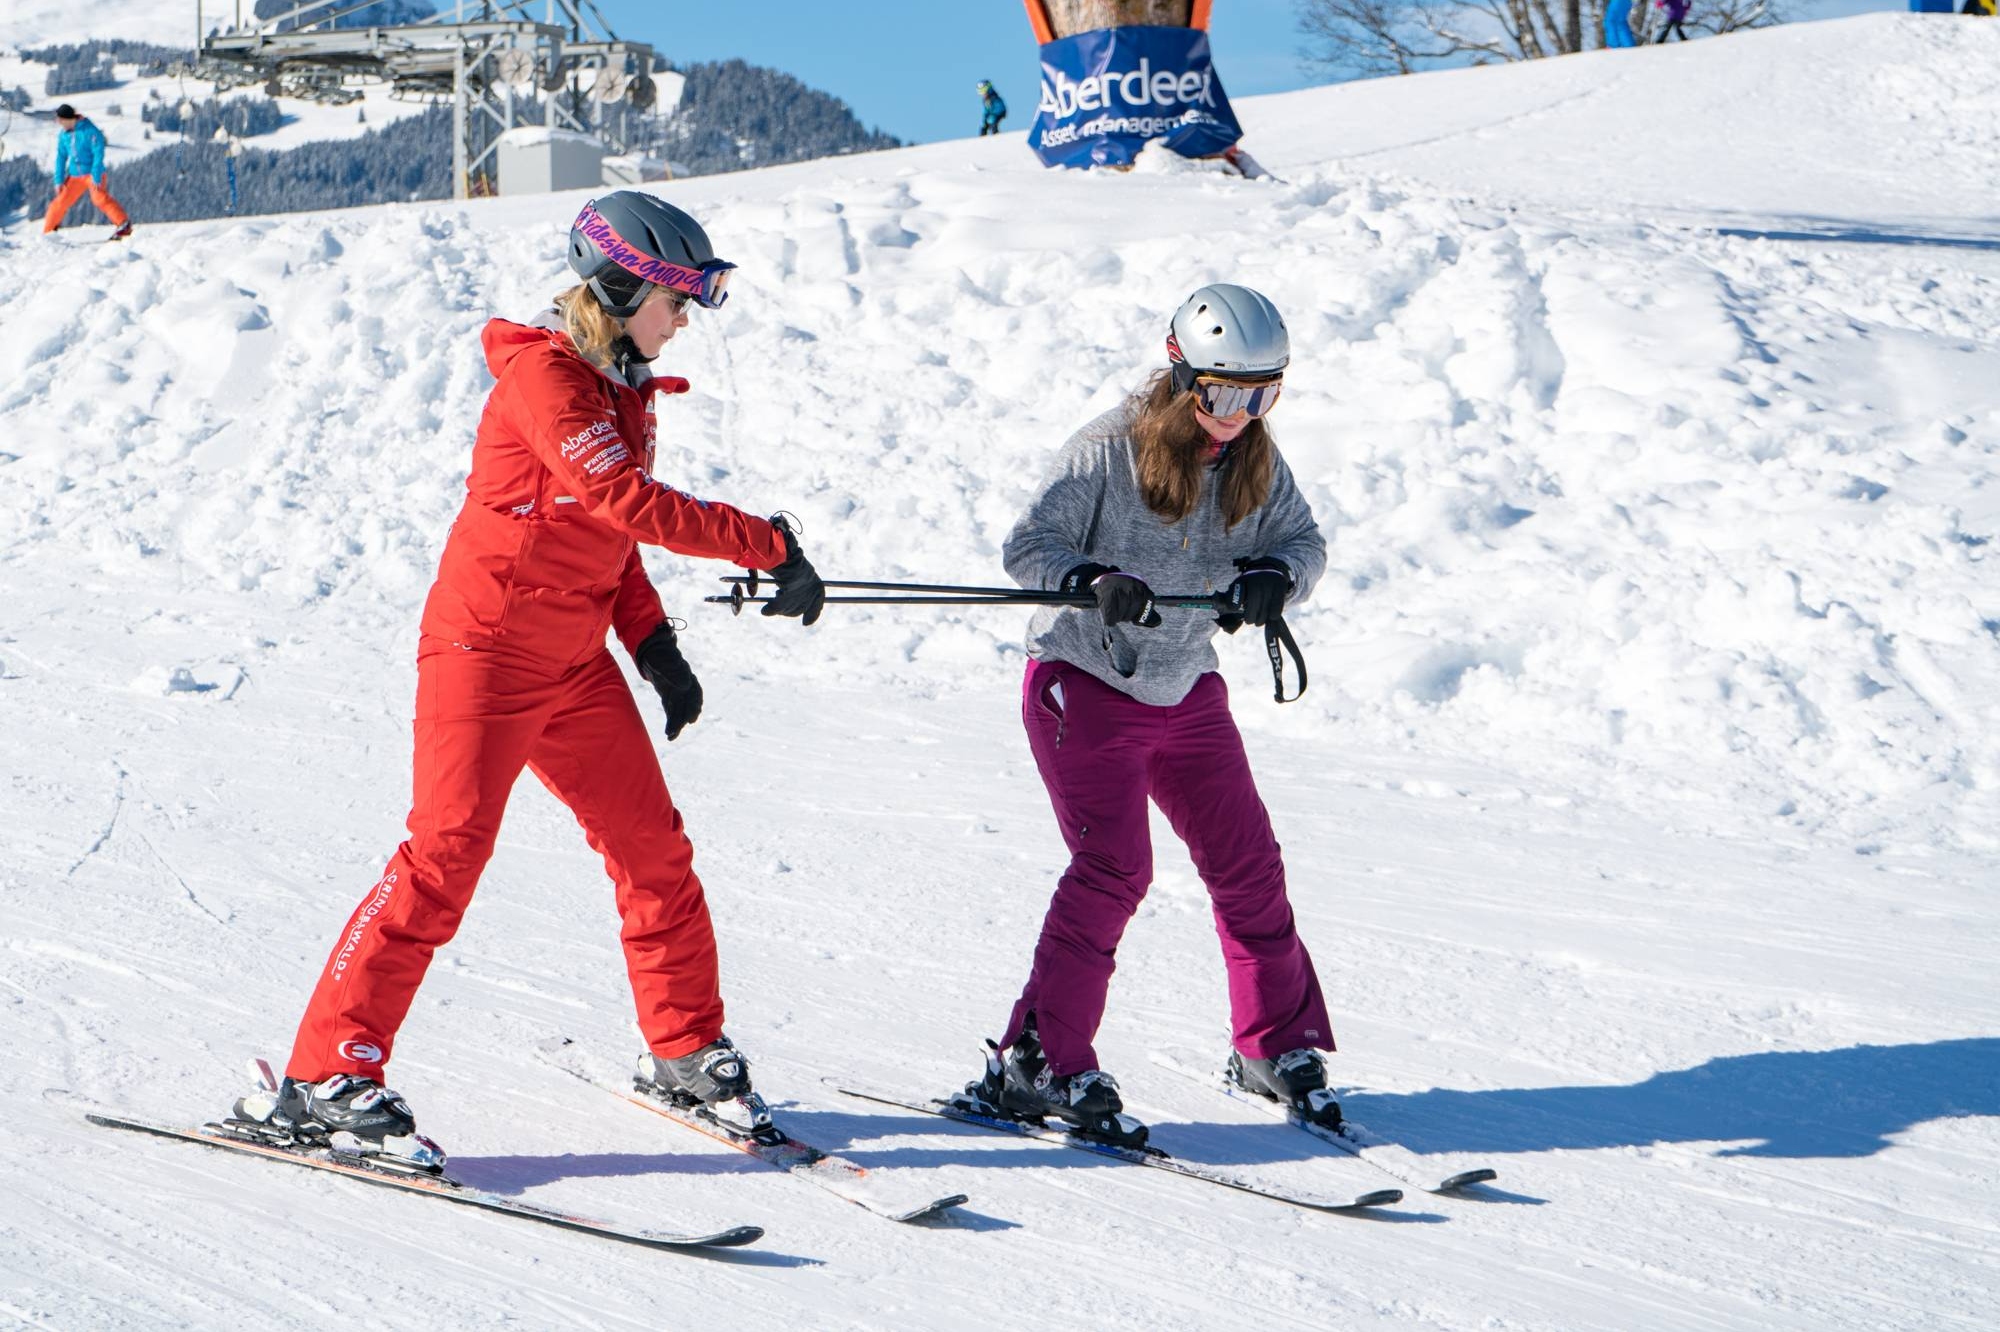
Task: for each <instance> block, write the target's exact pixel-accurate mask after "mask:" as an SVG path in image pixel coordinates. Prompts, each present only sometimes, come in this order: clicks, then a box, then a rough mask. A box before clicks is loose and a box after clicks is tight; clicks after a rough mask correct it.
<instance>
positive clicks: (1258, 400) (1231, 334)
mask: <svg viewBox="0 0 2000 1332" xmlns="http://www.w3.org/2000/svg"><path fill="white" fill-rule="evenodd" d="M1167 357H1168V361H1169V365H1168V367H1167V368H1166V369H1165V370H1161V371H1159V372H1157V373H1155V375H1154V376H1153V378H1152V380H1151V382H1150V383H1149V384H1147V385H1146V386H1145V387H1144V388H1142V389H1140V390H1139V391H1138V392H1136V393H1134V394H1133V395H1132V396H1131V397H1130V398H1128V399H1127V400H1126V401H1125V402H1124V403H1123V404H1122V405H1120V406H1118V407H1116V408H1114V409H1112V410H1111V411H1109V412H1107V413H1105V414H1104V415H1103V416H1100V417H1098V418H1097V419H1096V420H1095V421H1092V422H1091V423H1090V424H1088V425H1086V426H1085V427H1084V428H1083V429H1082V430H1080V431H1078V432H1077V433H1076V434H1075V435H1074V436H1072V437H1071V439H1070V440H1069V442H1068V443H1067V444H1066V445H1064V446H1063V449H1062V452H1061V453H1060V454H1059V455H1058V456H1057V458H1056V461H1055V464H1054V467H1053V469H1052V470H1051V471H1050V473H1049V475H1048V477H1047V478H1046V479H1045V480H1044V482H1043V483H1042V487H1041V489H1040V491H1039V492H1038V493H1037V494H1036V495H1035V497H1034V499H1033V500H1032V501H1031V502H1030V504H1029V508H1028V512H1027V513H1026V514H1025V515H1023V516H1022V518H1021V519H1020V521H1019V522H1017V523H1016V524H1015V525H1014V530H1013V532H1012V533H1011V534H1009V536H1008V538H1007V542H1006V546H1005V549H1004V552H1003V557H1004V559H1005V561H1006V565H1007V572H1008V573H1009V574H1011V575H1013V577H1014V579H1015V581H1017V582H1019V583H1020V584H1021V585H1022V586H1023V587H1030V588H1055V589H1058V590H1061V591H1064V592H1081V591H1089V592H1092V593H1094V594H1095V595H1096V598H1097V605H1096V606H1095V607H1094V608H1090V609H1081V610H1080V609H1074V608H1060V609H1058V608H1051V609H1047V610H1043V611H1040V612H1038V613H1037V614H1036V616H1035V618H1034V621H1033V622H1032V624H1031V626H1030V628H1029V634H1028V655H1029V657H1030V658H1031V660H1030V661H1029V664H1028V672H1027V679H1026V681H1025V683H1024V686H1023V693H1022V704H1021V716H1022V721H1023V723H1024V724H1025V725H1026V727H1027V731H1028V743H1029V747H1030V749H1032V750H1033V752H1034V756H1035V764H1036V767H1037V768H1038V769H1039V770H1040V772H1041V776H1042V782H1043V784H1044V785H1045V786H1047V788H1048V792H1049V799H1050V802H1051V803H1052V804H1053V805H1054V806H1055V814H1056V822H1057V824H1058V825H1059V826H1060V827H1061V830H1062V835H1063V841H1064V843H1065V844H1066V845H1067V846H1068V848H1069V852H1070V862H1069V868H1068V869H1067V870H1065V871H1064V872H1063V875H1062V878H1061V879H1060V880H1059V881H1058V883H1057V885H1056V892H1055V897H1054V900H1052V901H1051V902H1050V903H1049V910H1048V915H1047V917H1046V918H1045V919H1044V920H1043V922H1042V932H1041V940H1040V942H1039V943H1038V944H1037V945H1036V947H1035V955H1034V961H1033V966H1032V969H1031V970H1030V972H1029V975H1028V982H1027V986H1026V988H1025V989H1024V990H1023V992H1022V994H1021V997H1020V999H1019V1001H1018V1002H1017V1003H1016V1004H1015V1005H1014V1011H1013V1013H1012V1015H1011V1016H1009V1018H1008V1019H1007V1026H1006V1032H1005V1035H1004V1036H1003V1038H1002V1039H1001V1040H1000V1041H999V1042H998V1045H997V1047H996V1048H995V1050H994V1053H993V1054H992V1055H991V1056H989V1058H988V1062H987V1071H986V1075H985V1076H984V1077H983V1078H982V1079H981V1080H980V1081H978V1082H975V1083H973V1084H971V1085H970V1086H969V1087H967V1088H966V1090H965V1091H964V1092H963V1093H960V1097H961V1098H962V1099H961V1104H964V1105H966V1106H967V1107H968V1108H971V1109H975V1110H978V1109H981V1108H982V1107H984V1108H987V1109H990V1110H998V1111H999V1112H1000V1113H1002V1114H1011V1115H1015V1116H1019V1117H1024V1118H1042V1117H1048V1116H1054V1117H1055V1118H1056V1119H1059V1120H1061V1121H1062V1122H1064V1123H1066V1124H1068V1125H1070V1126H1071V1127H1072V1128H1074V1129H1076V1130H1077V1131H1079V1132H1081V1133H1083V1134H1085V1135H1086V1136H1091V1137H1096V1138H1099V1139H1102V1140H1104V1141H1108V1142H1114V1143H1121V1144H1125V1145H1138V1144H1141V1143H1143V1142H1144V1140H1145V1136H1146V1129H1145V1126H1144V1125H1143V1124H1140V1123H1138V1122H1137V1121H1136V1120H1134V1119H1133V1118H1132V1117H1131V1116H1129V1115H1126V1114H1124V1113H1123V1111H1124V1106H1123V1102H1122V1101H1121V1099H1120V1097H1119V1095H1118V1086H1117V1083H1116V1081H1115V1080H1114V1079H1113V1078H1112V1077H1111V1076H1110V1075H1109V1074H1107V1073H1105V1072H1103V1071H1102V1070H1101V1069H1100V1068H1099V1067H1098V1060H1097V1052H1096V1050H1095V1049H1094V1048H1092V1039H1093V1037H1094V1036H1095V1034H1096V1032H1097V1027H1098V1023H1099V1022H1100V1021H1101V1020H1102V1018H1103V1016H1104V1005H1105V995H1106V990H1107V987H1108V986H1109V984H1110V981H1111V972H1112V967H1113V953H1114V952H1115V950H1116V949H1117V947H1118V940H1119V938H1120V936H1121V935H1122V934H1123V933H1124V930H1125V924H1126V922H1127V921H1128V920H1130V919H1131V917H1132V913H1133V912H1134V911H1135V910H1137V909H1138V906H1139V902H1140V900H1141V899H1142V898H1144V897H1145V895H1146V889H1147V886H1148V885H1149V884H1150V883H1151V881H1152V877H1153V849H1152V838H1151V833H1150V830H1149V828H1148V825H1147V812H1146V802H1147V799H1148V797H1150V798H1151V799H1152V801H1153V803H1155V804H1157V805H1158V806H1159V807H1160V811H1161V813H1163V814H1165V815H1166V817H1167V820H1168V822H1169V823H1171V824H1172V825H1173V829H1174V831H1175V833H1177V834H1178V835H1179V836H1180V838H1181V840H1183V841H1184V842H1186V843H1187V845H1188V850H1189V851H1190V853H1191V854H1192V855H1193V858H1194V863H1195V868H1196V869H1197V870H1198V871H1199V873H1200V874H1201V878H1202V882H1203V883H1204V884H1206V885H1207V887H1208V892H1209V896H1210V898H1211V900H1212V902H1213V904H1214V909H1215V922H1216V929H1217V931H1218V932H1219V933H1220V934H1221V936H1222V950H1223V957H1224V960H1225V961H1226V963H1227V964H1228V969H1229V1004H1230V1010H1231V1018H1232V1025H1233V1029H1234V1030H1233V1039H1232V1044H1233V1046H1234V1051H1233V1053H1232V1054H1231V1056H1230V1060H1229V1068H1230V1072H1231V1074H1232V1076H1234V1077H1236V1078H1237V1079H1239V1080H1240V1081H1241V1082H1242V1083H1243V1084H1244V1085H1245V1086H1246V1087H1247V1088H1249V1089H1250V1090H1253V1091H1255V1092H1258V1093H1260V1094H1264V1095H1268V1096H1273V1097H1276V1098H1278V1099H1281V1100H1284V1101H1286V1102H1288V1103H1291V1104H1295V1105H1297V1106H1299V1107H1300V1108H1301V1109H1302V1110H1304V1111H1305V1112H1306V1113H1307V1114H1308V1115H1309V1116H1310V1117H1312V1118H1313V1119H1315V1120H1317V1121H1318V1122H1321V1123H1325V1124H1328V1125H1334V1124H1338V1123H1339V1117H1340V1110H1339V1107H1338V1106H1337V1105H1336V1104H1335V1103H1334V1102H1333V1100H1332V1098H1331V1096H1330V1095H1329V1094H1328V1093H1327V1092H1326V1090H1325V1087H1326V1068H1325V1062H1324V1060H1323V1059H1322V1057H1321V1055H1320V1051H1321V1050H1331V1049H1332V1048H1333V1029H1332V1024H1331V1023H1330V1021H1329V1020H1328V1017H1327V1011H1326V1002H1325V1000H1324V999H1323V998H1322V997H1321V995H1320V987H1319V980H1318V977H1317V976H1316V975H1315V974H1314V972H1313V965H1312V959H1311V958H1310V957H1309V956H1308V955H1307V953H1306V948H1305V944H1304V943H1303V942H1301V941H1300V939H1299V935H1298V930H1297V928H1296V926H1295V924H1294V922H1293V919H1292V908H1291V904H1290V902H1289V901H1288V900H1287V899H1286V895H1285V867H1284V862H1283V860H1282V858H1281V856H1280V854H1279V850H1278V843H1277V839H1276V838H1275V837H1274V836H1273V835H1272V832H1271V820H1270V817H1269V815H1268V814H1266V812H1265V810H1264V805H1263V802H1262V801H1261V800H1260V799H1259V798H1258V795H1257V786H1256V782H1255V780H1254V779H1253V778H1252V776H1251V773H1250V767H1249V763H1248V760H1247V759H1246V757H1245V755H1244V751H1243V741H1242V737H1241V736H1240V735H1239V734H1238V733H1237V730H1236V723H1235V721H1234V719H1232V718H1231V716H1230V713H1229V699H1228V691H1227V689H1226V688H1225V686H1224V684H1223V681H1222V677H1221V676H1220V675H1219V674H1217V673H1216V667H1217V665H1218V662H1217V660H1216V655H1215V649H1214V647H1213V646H1212V645H1211V643H1210V640H1211V639H1212V638H1213V637H1214V635H1215V631H1216V629H1217V628H1218V627H1220V628H1223V629H1225V630H1228V631H1230V632H1234V631H1235V630H1236V629H1237V628H1238V627H1239V626H1241V625H1244V624H1250V625H1259V626H1261V625H1264V624H1266V623H1267V622H1269V621H1272V620H1275V619H1277V618H1278V617H1279V616H1280V615H1281V614H1282V613H1283V610H1284V607H1285V604H1286V603H1287V602H1288V601H1290V600H1291V599H1292V598H1294V597H1303V596H1305V595H1306V594H1307V593H1309V592H1310V591H1311V590H1312V586H1313V584H1314V583H1315V582H1316V581H1317V580H1318V578H1319V576H1320V574H1321V572H1322V571H1323V570H1324V569H1325V567H1326V542H1325V541H1324V539H1323V538H1322V537H1321V536H1320V533H1319V529H1318V527H1317V526H1316V525H1315V524H1314V521H1313V515H1312V510H1311V508H1310V507H1309V506H1308V505H1307V503H1306V501H1305V498H1304V496H1302V495H1301V494H1300V493H1299V489H1298V486H1297V485H1296V484H1295V483H1294V482H1293V480H1292V475H1291V471H1290V469H1289V468H1287V467H1286V466H1285V461H1284V459H1283V458H1282V457H1280V456H1279V454H1278V450H1277V447H1276V445H1275V444H1274V443H1273V442H1272V439H1271V432H1270V427H1269V425H1268V424H1267V423H1266V419H1265V418H1266V416H1267V414H1268V413H1269V412H1270V410H1271V408H1272V407H1273V406H1275V405H1276V403H1277V400H1278V394H1279V391H1280V389H1281V388H1282V383H1283V376H1284V372H1285V367H1286V365H1287V363H1288V362H1289V360H1290V341H1289V336H1288V335H1287V333H1286V331H1285V323H1284V320H1283V318H1282V317H1281V316H1280V315H1279V313H1278V311H1277V309H1276V307H1274V306H1273V305H1272V304H1271V302H1270V301H1269V300H1268V299H1267V298H1266V297H1264V296H1262V295H1260V294H1259V293H1257V292H1255V291H1252V290H1250V289H1249V288H1247V287H1240V286H1234V285H1230V284H1218V285H1215V286H1208V287H1203V288H1202V289H1201V290H1199V291H1197V292H1195V293H1194V294H1193V295H1192V296H1190V297H1189V298H1188V299H1187V301H1186V303H1184V304H1183V305H1182V306H1181V307H1180V309H1179V310H1178V311H1177V312H1176V313H1175V314H1174V316H1173V321H1172V327H1171V331H1170V333H1169V335H1168V338H1167ZM1156 585H1157V586H1162V587H1169V588H1175V589H1179V588H1187V587H1217V588H1226V589H1227V592H1226V594H1225V599H1224V603H1223V604H1225V605H1227V606H1228V607H1229V608H1230V609H1229V610H1228V611H1227V612H1226V613H1225V615H1224V616H1223V617H1222V618H1220V619H1217V618H1212V617H1211V616H1210V614H1209V613H1207V612H1202V611H1193V610H1181V609H1175V608H1169V609H1167V610H1166V611H1165V612H1162V611H1160V610H1156V609H1155V607H1154V605H1153V591H1152V589H1153V587H1154V586H1156Z"/></svg>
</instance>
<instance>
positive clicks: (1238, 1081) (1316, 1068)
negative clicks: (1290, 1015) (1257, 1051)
mask: <svg viewBox="0 0 2000 1332" xmlns="http://www.w3.org/2000/svg"><path fill="white" fill-rule="evenodd" d="M1227 1076H1228V1078H1229V1081H1230V1082H1232V1083H1234V1084H1235V1085H1236V1086H1238V1087H1241V1088H1242V1089H1243V1090H1244V1091H1247V1092H1250V1093H1252V1094H1253V1095H1257V1096H1262V1097H1264V1098H1265V1099H1266V1100H1271V1101H1276V1102H1278V1103H1279V1104H1280V1105H1286V1106H1290V1107H1291V1108H1292V1110H1293V1111H1294V1112H1295V1113H1296V1114H1297V1115H1298V1117H1299V1118H1300V1119H1303V1120H1305V1121H1306V1122H1307V1123H1308V1124H1316V1125H1318V1126H1319V1127H1320V1128H1324V1129H1337V1128H1339V1127H1340V1102H1339V1101H1337V1100H1335V1099H1334V1096H1333V1093H1332V1092H1331V1091H1328V1090H1327V1086H1326V1058H1325V1056H1323V1055H1321V1054H1320V1052H1319V1051H1317V1050H1313V1049H1299V1050H1289V1051H1287V1052H1286V1053H1284V1054H1281V1055H1279V1056H1278V1057H1277V1058H1276V1059H1246V1058H1245V1057H1244V1056H1243V1055H1242V1053H1241V1052H1239V1051H1236V1050H1231V1051H1230V1052H1229V1069H1228V1073H1227Z"/></svg>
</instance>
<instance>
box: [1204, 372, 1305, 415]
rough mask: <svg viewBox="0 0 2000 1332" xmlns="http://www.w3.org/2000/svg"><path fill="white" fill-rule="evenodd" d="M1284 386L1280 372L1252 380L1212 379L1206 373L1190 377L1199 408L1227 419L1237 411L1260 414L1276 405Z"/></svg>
mask: <svg viewBox="0 0 2000 1332" xmlns="http://www.w3.org/2000/svg"><path fill="white" fill-rule="evenodd" d="M1284 387H1285V381H1284V377H1283V376H1280V377H1278V378H1276V379H1263V380H1257V381H1255V382H1245V381H1244V380H1241V379H1216V378H1213V377H1211V376H1208V375H1196V376H1195V377H1194V393H1195V398H1196V399H1197V400H1198V401H1199V402H1200V403H1201V409H1202V410H1203V411H1204V412H1207V413H1208V414H1209V415H1210V416H1213V417H1215V418H1217V419H1218V420H1227V419H1228V418H1230V417H1232V416H1235V415H1236V414H1237V413H1238V412H1248V413H1250V415H1252V416H1262V415H1264V413H1266V412H1268V411H1270V410H1271V409H1272V408H1273V407H1275V406H1277V405H1278V394H1279V393H1280V392H1282V391H1283V390H1284Z"/></svg>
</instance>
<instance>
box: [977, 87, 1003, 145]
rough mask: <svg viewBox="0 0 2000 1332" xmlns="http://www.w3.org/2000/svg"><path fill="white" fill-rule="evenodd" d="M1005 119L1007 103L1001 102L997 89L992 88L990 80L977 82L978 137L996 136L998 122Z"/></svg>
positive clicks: (998, 130)
mask: <svg viewBox="0 0 2000 1332" xmlns="http://www.w3.org/2000/svg"><path fill="white" fill-rule="evenodd" d="M1006 118H1007V103H1006V102H1005V101H1003V100H1001V97H1000V91H999V89H997V88H995V87H994V86H993V83H992V81H991V80H990V79H981V80H980V81H979V134H980V137H981V138H984V137H985V136H986V135H988V134H998V133H999V132H1000V122H1001V121H1003V120H1005V119H1006Z"/></svg>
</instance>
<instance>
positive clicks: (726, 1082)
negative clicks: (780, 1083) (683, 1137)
mask: <svg viewBox="0 0 2000 1332" xmlns="http://www.w3.org/2000/svg"><path fill="white" fill-rule="evenodd" d="M632 1085H633V1087H634V1088H635V1089H637V1090H638V1091H639V1092H641V1093H643V1094H644V1095H647V1096H651V1097H654V1098H655V1099H657V1100H662V1101H665V1102H667V1104H669V1105H674V1106H679V1107H680V1108H682V1109H684V1110H700V1111H702V1112H703V1113H704V1114H705V1116H706V1117H707V1118H710V1119H713V1120H715V1121H716V1122H717V1123H718V1124H719V1125H720V1126H721V1127H723V1128H725V1129H728V1130H729V1131H731V1132H733V1133H742V1134H755V1133H756V1132H757V1131H758V1130H760V1129H764V1128H768V1127H770V1124H771V1112H770V1110H769V1109H767V1108H766V1107H765V1105H764V1098H763V1097H761V1096H759V1095H758V1094H757V1093H756V1092H755V1091H752V1090H751V1088H750V1062H749V1061H748V1060H747V1059H745V1058H744V1057H743V1052H742V1051H740V1050H738V1049H737V1048H736V1046H735V1045H734V1044H733V1043H732V1042H731V1041H730V1039H729V1038H728V1037H727V1036H719V1037H717V1038H716V1039H715V1040H713V1041H710V1042H709V1043H708V1044H707V1045H704V1046H702V1047H701V1049H699V1050H695V1051H693V1052H692V1053H689V1054H684V1055H680V1056H678V1057H677V1058H673V1059H667V1058H663V1057H662V1056H660V1055H656V1054H654V1053H653V1052H652V1051H650V1050H648V1051H647V1052H646V1053H644V1054H642V1055H640V1056H639V1069H638V1072H637V1073H636V1074H635V1075H634V1076H633V1078H632Z"/></svg>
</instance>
